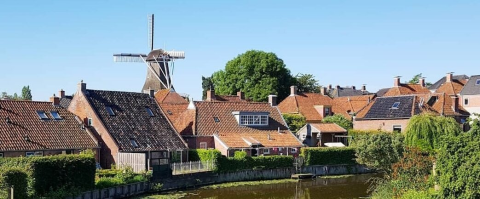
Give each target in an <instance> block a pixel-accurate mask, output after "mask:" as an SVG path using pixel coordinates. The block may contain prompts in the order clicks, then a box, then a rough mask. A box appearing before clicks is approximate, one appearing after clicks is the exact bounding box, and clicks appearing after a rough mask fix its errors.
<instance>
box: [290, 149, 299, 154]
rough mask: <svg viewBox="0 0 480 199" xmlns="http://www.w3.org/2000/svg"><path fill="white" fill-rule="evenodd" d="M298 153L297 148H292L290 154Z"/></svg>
mask: <svg viewBox="0 0 480 199" xmlns="http://www.w3.org/2000/svg"><path fill="white" fill-rule="evenodd" d="M297 152H298V149H297V148H290V153H291V154H295V153H297Z"/></svg>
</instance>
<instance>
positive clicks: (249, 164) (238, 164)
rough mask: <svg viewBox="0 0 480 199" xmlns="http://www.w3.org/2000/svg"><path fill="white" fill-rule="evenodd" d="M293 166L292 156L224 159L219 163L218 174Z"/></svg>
mask: <svg viewBox="0 0 480 199" xmlns="http://www.w3.org/2000/svg"><path fill="white" fill-rule="evenodd" d="M292 166H293V157H292V156H277V155H274V156H260V157H244V158H240V157H238V158H235V157H229V158H227V157H224V156H222V157H221V158H220V159H219V160H218V163H217V169H216V172H232V171H240V170H247V169H276V168H285V167H292Z"/></svg>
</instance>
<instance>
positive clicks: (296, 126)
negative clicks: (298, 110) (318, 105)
mask: <svg viewBox="0 0 480 199" xmlns="http://www.w3.org/2000/svg"><path fill="white" fill-rule="evenodd" d="M282 116H283V119H285V122H286V123H287V125H288V128H289V129H290V131H292V133H297V131H298V130H300V129H301V128H302V127H303V126H305V124H307V120H306V119H305V117H303V116H302V115H300V114H287V113H286V114H282Z"/></svg>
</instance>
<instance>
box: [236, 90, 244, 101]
mask: <svg viewBox="0 0 480 199" xmlns="http://www.w3.org/2000/svg"><path fill="white" fill-rule="evenodd" d="M237 96H238V98H240V100H245V93H244V92H242V91H238V92H237Z"/></svg>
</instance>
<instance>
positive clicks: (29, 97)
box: [22, 86, 32, 100]
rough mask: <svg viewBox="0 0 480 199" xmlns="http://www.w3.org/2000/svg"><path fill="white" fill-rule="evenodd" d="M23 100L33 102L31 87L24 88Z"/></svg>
mask: <svg viewBox="0 0 480 199" xmlns="http://www.w3.org/2000/svg"><path fill="white" fill-rule="evenodd" d="M22 99H23V100H32V90H30V86H24V87H23V88H22Z"/></svg>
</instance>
